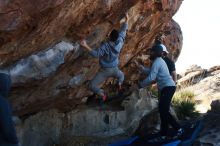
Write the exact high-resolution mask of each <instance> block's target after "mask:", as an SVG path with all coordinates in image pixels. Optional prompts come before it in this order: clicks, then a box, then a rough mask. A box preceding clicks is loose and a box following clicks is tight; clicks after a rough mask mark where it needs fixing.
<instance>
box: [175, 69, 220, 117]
mask: <svg viewBox="0 0 220 146" xmlns="http://www.w3.org/2000/svg"><path fill="white" fill-rule="evenodd" d="M178 82H179V83H180V86H182V87H181V88H183V90H188V91H192V92H193V93H194V94H195V95H196V97H195V100H196V102H197V110H198V111H200V112H202V113H205V112H207V111H208V110H209V109H210V108H211V107H210V104H211V103H212V101H213V100H217V99H220V66H214V67H212V68H210V69H208V70H205V69H202V68H201V67H198V66H192V68H190V69H188V71H186V73H185V76H183V77H182V78H180V79H179V80H178Z"/></svg>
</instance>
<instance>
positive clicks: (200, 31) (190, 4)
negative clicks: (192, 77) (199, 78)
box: [173, 0, 220, 73]
mask: <svg viewBox="0 0 220 146" xmlns="http://www.w3.org/2000/svg"><path fill="white" fill-rule="evenodd" d="M173 18H174V20H176V21H177V22H178V23H179V25H180V27H181V29H182V33H183V48H182V52H181V54H180V56H179V58H178V60H177V62H176V68H177V72H178V73H181V72H183V71H184V70H185V69H187V68H188V67H189V66H190V65H193V64H197V65H199V66H201V67H202V68H210V67H212V66H214V65H220V0H184V1H183V3H182V5H181V7H180V9H179V11H178V12H177V13H176V15H175V16H174V17H173Z"/></svg>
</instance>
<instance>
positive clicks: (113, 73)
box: [80, 13, 129, 101]
mask: <svg viewBox="0 0 220 146" xmlns="http://www.w3.org/2000/svg"><path fill="white" fill-rule="evenodd" d="M128 20H129V16H128V13H126V15H125V22H124V23H123V24H122V26H121V28H120V30H119V31H117V30H115V29H113V30H112V32H111V33H110V36H109V39H108V41H106V42H104V43H103V44H102V45H101V46H100V47H99V48H97V49H92V48H91V47H90V46H89V45H88V44H87V43H86V41H85V40H82V41H81V43H80V44H81V45H82V46H83V47H84V48H85V49H86V50H87V51H89V53H90V54H91V55H92V56H93V57H96V58H99V64H100V66H101V69H100V71H99V72H98V73H97V74H96V76H95V77H94V78H93V79H92V80H91V82H90V85H89V88H90V89H91V90H92V91H93V92H94V93H96V94H97V95H98V96H99V97H100V98H101V99H102V101H106V100H107V95H106V94H105V93H104V91H103V89H100V87H99V85H100V84H101V83H103V82H104V81H105V80H107V79H108V78H109V77H115V78H117V79H118V88H119V90H121V85H122V83H123V81H124V73H123V72H122V71H121V70H120V69H119V68H118V64H119V54H120V51H121V49H122V47H123V45H124V42H125V37H126V31H127V29H128Z"/></svg>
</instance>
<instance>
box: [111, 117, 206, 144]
mask: <svg viewBox="0 0 220 146" xmlns="http://www.w3.org/2000/svg"><path fill="white" fill-rule="evenodd" d="M201 128H202V120H200V121H197V122H195V123H194V124H192V123H190V124H188V125H186V126H185V127H184V129H185V134H184V135H183V136H182V137H180V138H176V139H172V140H169V141H166V142H161V143H150V142H148V140H149V137H153V136H152V135H148V136H147V137H146V138H140V137H139V136H133V137H131V138H128V139H125V140H122V141H118V142H115V143H112V144H109V145H108V146H192V144H193V142H194V141H195V139H196V137H197V136H198V134H199V132H200V131H201ZM170 133H173V131H172V130H170Z"/></svg>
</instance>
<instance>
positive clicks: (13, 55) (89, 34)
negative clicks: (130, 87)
mask: <svg viewBox="0 0 220 146" xmlns="http://www.w3.org/2000/svg"><path fill="white" fill-rule="evenodd" d="M180 5H181V1H179V0H156V1H155V0H111V1H110V0H96V1H94V0H84V1H82V0H65V1H64V0H48V1H45V0H14V1H10V0H8V1H4V0H0V20H1V21H0V63H1V68H2V69H9V68H13V67H14V66H16V65H17V64H19V63H21V62H22V61H21V60H25V59H27V58H28V57H30V56H31V55H34V54H36V53H39V52H41V51H44V52H45V50H48V49H49V48H51V47H52V46H54V45H55V44H58V43H59V42H60V41H63V40H67V41H68V42H70V43H74V44H77V42H79V40H81V39H82V38H85V39H87V41H88V43H89V44H90V45H91V46H93V47H98V46H99V44H100V43H101V42H102V41H103V40H105V38H106V36H107V35H108V33H109V32H110V31H111V30H112V29H113V28H118V27H119V22H120V20H121V19H122V18H123V16H124V13H125V12H128V13H129V16H130V18H131V19H130V20H129V30H128V35H127V38H126V43H125V45H124V47H123V50H122V52H121V55H120V68H122V70H123V71H124V72H125V75H126V81H125V82H126V83H127V84H132V83H133V82H135V81H136V79H137V78H136V77H135V74H136V69H135V68H134V67H133V66H132V61H134V60H138V61H141V62H143V63H147V62H149V61H148V57H147V56H148V49H149V48H150V47H151V46H152V44H153V42H154V39H155V38H156V37H158V36H160V37H163V38H164V44H165V45H166V46H167V48H168V50H169V51H170V52H171V53H170V57H172V58H173V59H174V60H176V59H177V57H178V56H179V53H180V51H181V48H182V33H181V29H180V27H179V25H178V24H177V23H176V22H174V21H173V20H172V16H173V15H174V14H175V13H176V11H177V10H178V8H179V7H180ZM79 49H80V48H79ZM35 57H36V56H35ZM32 58H33V57H32ZM38 58H39V57H38ZM19 61H20V62H19ZM33 62H34V61H33V59H32V63H33ZM52 63H53V61H52V62H49V63H48V62H47V66H50V65H51V64H52ZM35 64H36V63H35ZM44 65H45V64H44ZM21 66H22V63H21ZM39 66H40V65H39V63H38V69H39V68H41V66H40V67H39ZM31 67H32V69H33V71H32V72H34V70H35V69H36V68H35V66H34V65H33V66H32V64H30V63H29V68H31ZM98 68H99V65H98V64H97V59H94V58H92V57H90V56H89V55H88V54H87V53H85V52H83V51H76V50H75V51H74V50H72V51H69V52H67V53H64V62H62V63H61V64H60V65H59V66H57V67H56V69H55V70H53V71H52V72H51V73H48V74H46V75H45V76H42V77H40V78H39V77H37V76H38V74H37V75H36V77H34V78H32V77H30V78H29V79H28V80H27V81H26V80H24V81H23V82H22V83H21V82H16V84H14V85H13V89H12V94H11V96H10V100H11V102H12V104H13V107H14V110H15V112H16V113H17V114H18V115H20V116H24V115H28V114H32V113H36V112H38V111H40V110H46V109H50V108H58V109H60V110H62V111H69V110H71V109H74V108H78V107H79V106H80V105H82V104H84V103H83V102H82V98H83V97H86V96H88V95H90V94H91V92H89V91H88V89H87V83H88V81H89V80H90V79H91V78H92V77H93V76H94V75H95V73H96V72H97V71H98ZM20 76H26V75H24V74H23V75H22V74H20ZM74 77H75V78H74ZM70 80H71V81H73V82H77V83H76V84H74V86H72V85H71V86H70ZM106 87H107V86H106Z"/></svg>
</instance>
